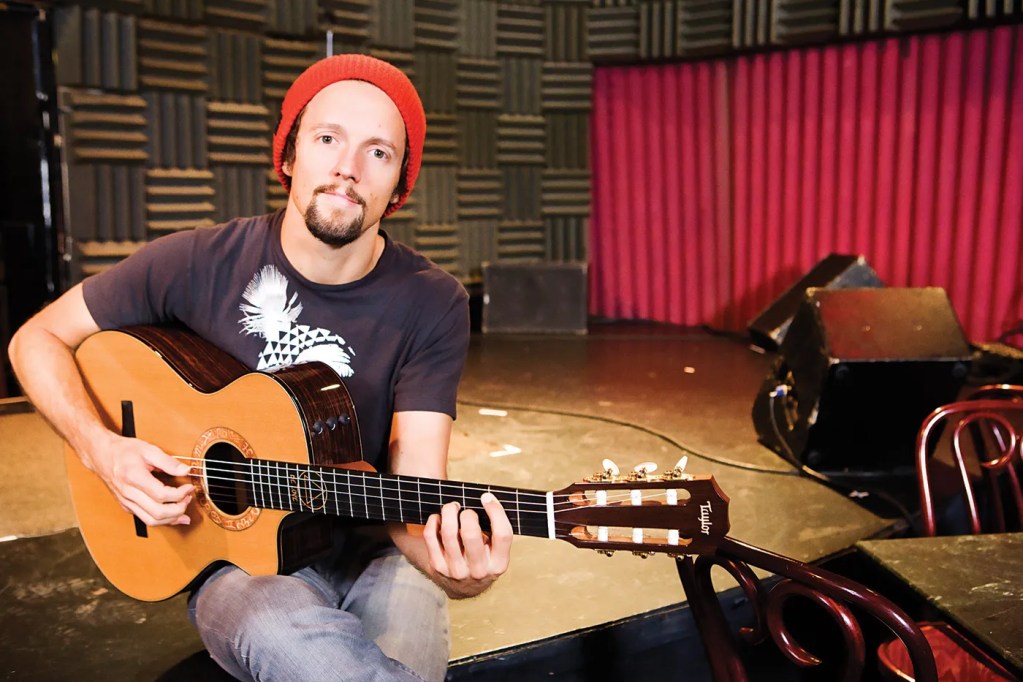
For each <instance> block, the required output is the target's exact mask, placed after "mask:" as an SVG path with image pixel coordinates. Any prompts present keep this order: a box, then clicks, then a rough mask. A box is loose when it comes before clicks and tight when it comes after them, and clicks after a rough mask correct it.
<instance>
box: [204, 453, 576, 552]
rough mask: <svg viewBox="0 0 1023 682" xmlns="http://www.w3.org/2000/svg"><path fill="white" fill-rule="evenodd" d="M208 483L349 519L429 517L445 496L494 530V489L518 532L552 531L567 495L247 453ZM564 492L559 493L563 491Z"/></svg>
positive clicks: (258, 503)
mask: <svg viewBox="0 0 1023 682" xmlns="http://www.w3.org/2000/svg"><path fill="white" fill-rule="evenodd" d="M207 464H208V466H207V471H206V477H207V479H208V483H207V484H208V486H209V487H210V489H211V491H213V492H215V491H217V490H218V489H219V490H222V491H223V490H226V489H230V494H232V495H234V496H236V497H237V498H241V499H244V500H245V501H246V502H247V503H248V504H251V505H252V506H255V507H259V508H262V509H280V510H284V511H294V512H314V513H320V514H329V515H333V516H342V517H346V518H352V519H362V520H376V521H399V522H402V523H417V524H424V523H426V520H427V519H428V518H429V517H430V515H431V514H436V513H439V512H440V509H441V507H442V506H444V505H445V504H447V503H448V502H457V503H458V504H459V505H460V506H461V507H462V508H463V509H473V510H475V511H476V512H477V514H478V515H479V519H480V525H481V526H482V527H483V529H484V530H489V518H488V516H487V514H486V512H485V511H484V509H483V504H482V502H480V496H481V495H483V493H486V492H490V493H493V495H494V496H495V497H497V499H498V500H500V502H501V504H502V505H503V506H504V509H505V513H506V514H507V515H508V519H509V521H510V522H511V525H512V530H513V531H514V532H515V533H516V534H517V535H531V536H534V537H554V513H553V510H554V508H555V505H556V504H557V503H559V502H560V503H561V504H564V502H565V501H566V500H565V499H564V498H565V496H564V495H555V494H554V493H547V492H544V491H540V490H527V489H521V488H510V487H504V486H490V485H480V484H476V483H463V482H461V481H445V480H438V479H432V478H421V477H418V476H397V475H390V474H380V473H377V472H373V471H368V472H367V471H360V470H352V469H344V468H339V467H324V466H316V465H309V464H296V463H292V462H278V461H272V460H260V459H249V460H246V461H245V462H244V463H242V464H238V465H231V464H228V463H226V462H218V463H216V464H215V465H212V466H211V463H207ZM559 498H561V499H559Z"/></svg>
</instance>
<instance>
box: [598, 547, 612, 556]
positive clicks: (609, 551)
mask: <svg viewBox="0 0 1023 682" xmlns="http://www.w3.org/2000/svg"><path fill="white" fill-rule="evenodd" d="M597 554H603V555H604V556H614V555H615V551H614V550H613V549H598V550H597Z"/></svg>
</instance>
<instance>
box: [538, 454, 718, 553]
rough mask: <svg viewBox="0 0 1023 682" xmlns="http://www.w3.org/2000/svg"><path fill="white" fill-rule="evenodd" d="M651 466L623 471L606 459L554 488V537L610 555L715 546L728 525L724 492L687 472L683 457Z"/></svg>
mask: <svg viewBox="0 0 1023 682" xmlns="http://www.w3.org/2000/svg"><path fill="white" fill-rule="evenodd" d="M655 470H656V465H653V464H651V463H644V464H641V465H639V466H637V467H636V469H635V470H634V471H632V472H630V473H628V474H625V475H623V474H621V473H620V472H619V470H618V467H616V466H615V465H614V463H613V462H611V461H610V460H604V470H603V471H600V472H598V473H596V474H594V475H593V476H589V477H587V478H585V479H584V480H583V481H582V482H580V483H573V484H572V485H570V486H568V487H566V488H563V489H562V490H559V491H556V492H555V493H554V497H555V499H556V500H559V503H558V504H556V505H555V508H556V511H555V517H556V520H555V524H554V525H555V534H556V537H558V538H559V539H562V540H565V541H566V542H570V543H571V544H573V545H575V546H576V547H583V548H589V549H595V550H597V551H599V552H601V553H604V554H607V555H609V556H610V555H611V554H612V553H614V552H615V551H618V550H625V551H630V552H632V553H634V554H637V555H640V556H643V557H646V556H649V555H650V554H655V553H658V554H668V555H672V556H680V555H683V554H702V553H707V552H710V551H713V549H714V548H715V547H716V546H717V543H718V540H719V539H721V538H723V537H724V536H725V535H726V534H727V533H728V529H729V522H728V497H727V496H726V495H725V494H724V493H723V492H722V491H721V489H720V488H718V485H717V482H715V480H714V478H713V476H693V475H690V474H687V473H685V458H683V459H682V460H681V461H680V462H679V463H678V465H676V466H675V468H674V469H672V470H671V471H669V472H667V473H665V474H661V475H655V474H654V473H653V472H654V471H655Z"/></svg>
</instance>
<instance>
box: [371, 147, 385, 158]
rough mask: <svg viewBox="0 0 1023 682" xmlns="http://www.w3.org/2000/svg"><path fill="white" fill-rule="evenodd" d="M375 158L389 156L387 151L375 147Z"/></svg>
mask: <svg viewBox="0 0 1023 682" xmlns="http://www.w3.org/2000/svg"><path fill="white" fill-rule="evenodd" d="M373 158H376V159H386V158H387V152H385V151H384V150H383V149H374V150H373Z"/></svg>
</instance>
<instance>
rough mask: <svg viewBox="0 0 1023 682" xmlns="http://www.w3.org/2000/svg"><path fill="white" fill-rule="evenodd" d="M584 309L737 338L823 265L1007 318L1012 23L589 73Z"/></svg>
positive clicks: (1022, 193)
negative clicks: (860, 259) (859, 259)
mask: <svg viewBox="0 0 1023 682" xmlns="http://www.w3.org/2000/svg"><path fill="white" fill-rule="evenodd" d="M593 90H594V108H593V121H592V131H593V132H592V138H593V139H592V157H593V218H592V221H591V235H590V254H591V267H590V273H591V274H590V276H591V281H590V313H591V314H593V315H598V316H605V317H612V318H627V319H648V320H657V321H663V322H671V323H675V324H685V325H701V324H707V325H712V326H714V327H718V328H726V329H743V328H744V327H745V325H746V323H747V322H748V321H749V320H750V319H751V318H752V317H754V316H755V315H756V314H757V313H759V312H760V311H761V310H762V309H763V308H764V307H765V306H767V305H768V304H769V303H770V302H771V301H773V300H774V299H775V298H776V297H777V296H778V295H779V294H780V293H781V292H782V291H783V290H784V289H785V288H787V287H788V286H789V285H791V284H792V283H793V282H795V281H796V280H797V279H799V277H801V276H802V275H803V274H805V273H806V272H807V271H808V270H809V269H810V268H811V267H812V266H813V265H814V264H815V263H816V262H817V261H818V260H820V259H821V258H823V257H824V256H826V255H827V254H829V253H833V252H837V253H859V254H863V255H864V256H865V257H866V258H867V262H868V263H870V265H871V266H873V267H874V269H875V270H877V272H878V274H879V275H880V276H881V278H882V280H883V281H884V282H885V284H886V285H888V286H896V287H904V286H940V287H944V288H945V289H946V290H947V291H948V293H949V297H950V298H951V300H952V304H953V306H954V308H955V310H956V312H957V314H958V315H959V318H960V320H961V321H962V323H963V327H964V329H965V330H966V334H967V337H968V338H970V339H971V340H974V341H982V340H988V339H992V338H994V337H996V336H998V334H999V333H1000V332H1002V331H1003V330H1004V329H1006V328H1009V327H1012V326H1015V325H1016V324H1018V321H1019V320H1020V318H1023V275H1021V269H1020V259H1021V250H1023V240H1021V237H1020V233H1021V228H1023V26H1006V27H999V28H993V29H989V30H978V31H969V32H960V33H947V34H935V35H916V36H909V37H901V38H892V39H887V40H878V41H872V42H864V43H855V44H847V45H836V46H829V47H821V48H810V49H799V50H789V51H779V52H771V53H764V54H756V55H750V56H743V57H739V58H728V59H720V60H710V61H702V62H690V63H685V64H668V65H644V66H630V67H598V68H597V69H596V73H595V76H594V89H593Z"/></svg>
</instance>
